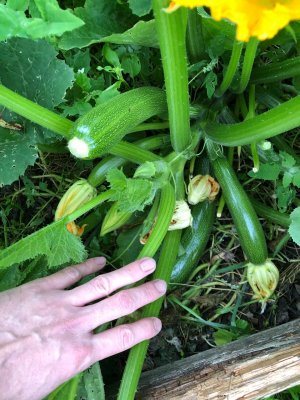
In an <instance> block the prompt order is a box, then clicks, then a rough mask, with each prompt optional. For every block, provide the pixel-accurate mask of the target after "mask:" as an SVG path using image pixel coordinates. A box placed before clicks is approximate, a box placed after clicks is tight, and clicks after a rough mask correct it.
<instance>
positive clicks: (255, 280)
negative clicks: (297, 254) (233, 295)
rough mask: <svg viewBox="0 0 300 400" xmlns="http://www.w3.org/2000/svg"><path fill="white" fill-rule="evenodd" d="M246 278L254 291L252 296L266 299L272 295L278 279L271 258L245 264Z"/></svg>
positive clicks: (277, 272)
mask: <svg viewBox="0 0 300 400" xmlns="http://www.w3.org/2000/svg"><path fill="white" fill-rule="evenodd" d="M247 280H248V282H249V285H250V286H251V288H252V290H253V292H254V298H256V299H258V300H260V301H266V300H268V298H269V297H271V296H272V294H273V293H274V290H275V289H276V286H277V284H278V281H279V271H278V269H277V267H276V266H275V264H274V263H273V262H272V261H271V260H266V262H265V263H264V264H259V265H255V264H252V263H248V264H247Z"/></svg>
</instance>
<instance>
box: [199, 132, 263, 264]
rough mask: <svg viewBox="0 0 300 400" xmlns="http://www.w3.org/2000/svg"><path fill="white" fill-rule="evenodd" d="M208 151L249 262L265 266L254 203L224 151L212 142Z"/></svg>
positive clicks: (260, 231)
mask: <svg viewBox="0 0 300 400" xmlns="http://www.w3.org/2000/svg"><path fill="white" fill-rule="evenodd" d="M206 147H207V150H208V154H209V158H210V161H211V164H212V167H213V170H214V173H215V176H216V178H217V181H218V182H219V184H220V186H221V188H222V191H223V195H224V198H225V202H226V204H227V207H228V209H229V211H230V214H231V216H232V219H233V221H234V224H235V227H236V230H237V232H238V235H239V239H240V243H241V246H242V249H243V251H244V253H245V255H246V258H247V260H248V261H250V262H251V263H252V264H263V263H265V261H266V259H267V256H268V250H267V244H266V239H265V236H264V232H263V229H262V226H261V224H260V222H259V219H258V217H257V214H256V212H255V210H254V208H253V206H252V204H251V201H250V200H249V198H248V196H247V194H246V192H245V190H244V189H243V187H242V185H241V184H240V182H239V180H238V178H237V177H236V175H235V172H234V170H233V168H232V167H231V165H230V164H229V162H228V161H227V159H226V157H225V156H224V155H223V153H222V150H221V148H220V147H219V146H217V145H215V144H214V143H213V142H211V141H210V140H209V139H207V140H206Z"/></svg>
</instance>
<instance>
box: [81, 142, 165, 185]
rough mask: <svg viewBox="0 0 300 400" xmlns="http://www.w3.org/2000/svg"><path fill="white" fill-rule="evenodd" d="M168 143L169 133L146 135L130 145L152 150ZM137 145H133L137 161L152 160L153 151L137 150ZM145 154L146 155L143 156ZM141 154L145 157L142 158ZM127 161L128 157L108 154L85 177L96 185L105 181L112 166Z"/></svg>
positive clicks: (117, 166) (117, 165) (120, 164)
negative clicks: (143, 151)
mask: <svg viewBox="0 0 300 400" xmlns="http://www.w3.org/2000/svg"><path fill="white" fill-rule="evenodd" d="M169 144H170V136H169V135H157V136H152V137H147V138H144V139H141V140H138V141H136V142H134V143H132V145H134V146H137V147H138V148H139V149H144V150H154V149H156V148H161V147H164V146H166V145H169ZM137 147H135V158H136V157H137V155H138V157H139V161H141V163H144V162H146V161H151V160H153V157H152V154H153V153H149V152H147V153H146V154H145V153H142V152H138V151H137ZM132 149H133V148H132V147H130V150H132ZM150 154H151V156H150ZM146 155H147V157H145V156H146ZM127 156H129V152H128V154H127ZM143 156H144V157H145V158H143ZM148 157H149V158H148ZM150 158H151V159H150ZM129 161H132V159H129ZM127 163H128V157H126V158H125V157H124V158H121V157H120V156H118V157H117V156H108V157H106V158H104V159H102V160H101V161H100V162H99V163H98V164H97V165H96V166H95V167H94V168H93V169H92V171H91V172H90V175H89V176H88V178H87V179H88V181H89V183H90V184H91V185H92V186H94V187H97V186H99V185H101V184H102V183H103V182H104V181H105V178H106V175H107V173H108V171H110V170H111V169H112V168H120V167H122V166H124V165H125V164H127Z"/></svg>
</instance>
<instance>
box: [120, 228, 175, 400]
mask: <svg viewBox="0 0 300 400" xmlns="http://www.w3.org/2000/svg"><path fill="white" fill-rule="evenodd" d="M150 237H151V236H150ZM180 237H181V231H179V230H178V231H173V232H168V233H167V235H166V237H165V239H164V242H163V245H162V248H161V253H160V257H159V262H158V265H157V268H156V271H155V273H154V276H153V278H154V279H163V280H165V281H166V282H169V280H170V277H171V272H172V269H173V266H174V263H175V261H176V257H177V251H176V250H177V249H178V248H179V245H180ZM163 301H164V298H163V297H161V298H160V299H158V300H156V301H155V302H153V303H150V304H148V305H147V306H146V307H145V308H144V310H143V313H142V318H147V317H157V316H158V315H159V312H160V309H161V306H162V304H163ZM148 345H149V340H145V341H144V342H142V343H140V344H138V345H136V346H134V347H133V348H132V349H131V350H130V353H129V357H128V360H127V364H126V368H125V371H124V375H123V378H122V382H121V387H120V391H119V395H118V400H133V399H134V398H135V393H136V388H137V385H138V381H139V378H140V374H141V371H142V367H143V364H144V359H145V356H146V353H147V349H148Z"/></svg>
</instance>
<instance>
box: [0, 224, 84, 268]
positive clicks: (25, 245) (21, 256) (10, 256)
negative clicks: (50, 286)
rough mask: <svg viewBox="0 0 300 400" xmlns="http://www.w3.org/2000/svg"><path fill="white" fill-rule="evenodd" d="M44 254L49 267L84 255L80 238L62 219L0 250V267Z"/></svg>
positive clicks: (72, 260)
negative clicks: (69, 230) (72, 232)
mask: <svg viewBox="0 0 300 400" xmlns="http://www.w3.org/2000/svg"><path fill="white" fill-rule="evenodd" d="M40 255H44V256H46V258H47V262H48V266H49V268H52V267H56V266H58V265H62V264H65V263H68V262H74V263H78V262H81V261H82V260H84V258H85V257H86V250H85V248H84V245H83V244H82V242H81V240H80V239H79V238H78V237H76V236H74V235H72V234H71V233H70V232H68V230H67V228H66V226H65V222H64V220H61V221H57V222H53V223H52V224H50V225H48V226H46V227H45V228H42V229H40V230H38V231H37V232H35V233H33V234H31V235H29V236H26V237H25V238H23V239H21V240H19V241H18V242H16V243H14V244H13V245H11V246H9V247H7V248H6V249H4V250H2V251H1V252H0V269H3V268H7V267H9V266H11V265H14V264H18V263H21V262H23V261H26V260H30V259H33V258H35V257H37V256H40Z"/></svg>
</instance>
